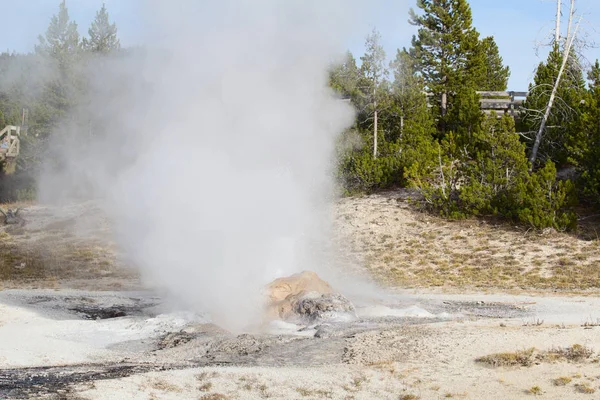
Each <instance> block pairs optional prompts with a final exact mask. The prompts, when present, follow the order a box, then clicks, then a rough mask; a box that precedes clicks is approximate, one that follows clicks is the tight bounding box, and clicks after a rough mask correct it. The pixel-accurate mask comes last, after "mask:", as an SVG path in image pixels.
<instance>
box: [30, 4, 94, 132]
mask: <svg viewBox="0 0 600 400" xmlns="http://www.w3.org/2000/svg"><path fill="white" fill-rule="evenodd" d="M36 53H37V54H38V56H41V57H43V58H44V59H45V63H46V66H49V67H51V66H56V67H57V68H56V70H57V72H58V73H57V74H55V75H54V76H52V78H51V79H49V80H48V81H47V82H45V83H44V89H43V93H42V95H41V97H40V101H39V102H36V104H35V105H34V107H33V108H34V109H33V110H32V113H33V114H36V115H39V116H40V120H39V126H38V127H37V128H38V129H39V133H40V134H41V135H43V136H48V135H49V134H50V133H51V132H52V131H57V130H56V129H55V128H57V127H58V125H59V123H61V122H64V118H65V117H66V116H67V113H68V112H69V111H70V110H71V109H73V107H75V106H76V105H77V103H78V101H79V99H80V98H81V93H82V90H83V87H84V83H83V79H82V76H81V68H79V67H80V62H81V57H80V55H81V43H80V41H79V33H78V32H77V24H76V23H75V22H74V21H71V20H70V18H69V11H68V9H67V5H66V1H65V0H63V1H62V2H61V3H60V5H59V10H58V13H57V14H56V15H54V16H53V17H52V19H51V20H50V25H49V26H48V29H47V30H46V34H45V36H39V44H38V45H37V46H36Z"/></svg>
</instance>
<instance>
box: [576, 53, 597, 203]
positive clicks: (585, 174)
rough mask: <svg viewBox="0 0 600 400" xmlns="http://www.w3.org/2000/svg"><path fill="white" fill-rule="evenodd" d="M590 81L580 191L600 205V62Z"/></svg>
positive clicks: (581, 161)
mask: <svg viewBox="0 0 600 400" xmlns="http://www.w3.org/2000/svg"><path fill="white" fill-rule="evenodd" d="M588 80H589V82H590V85H589V90H588V95H587V97H586V100H585V106H584V108H585V112H584V113H583V116H582V120H583V127H584V128H583V134H584V136H585V139H586V141H585V146H582V147H583V149H582V152H581V156H580V158H579V160H578V163H577V165H578V167H579V172H580V174H581V178H580V180H579V186H580V192H581V194H582V195H583V198H584V199H585V200H586V202H587V203H589V204H592V205H594V206H596V207H600V62H599V61H598V60H596V63H595V64H594V66H593V67H592V69H591V71H590V72H589V74H588Z"/></svg>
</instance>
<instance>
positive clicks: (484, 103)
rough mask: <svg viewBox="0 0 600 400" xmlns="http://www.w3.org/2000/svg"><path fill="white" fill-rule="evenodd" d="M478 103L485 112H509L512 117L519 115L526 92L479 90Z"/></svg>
mask: <svg viewBox="0 0 600 400" xmlns="http://www.w3.org/2000/svg"><path fill="white" fill-rule="evenodd" d="M477 94H478V95H479V96H480V100H479V104H480V105H481V109H482V110H483V112H485V113H486V114H488V115H489V114H491V113H493V112H495V113H496V114H498V115H501V114H510V115H512V116H513V117H515V118H517V117H519V112H520V109H521V107H522V106H523V102H524V101H525V98H526V97H527V92H514V91H510V92H489V91H479V92H477Z"/></svg>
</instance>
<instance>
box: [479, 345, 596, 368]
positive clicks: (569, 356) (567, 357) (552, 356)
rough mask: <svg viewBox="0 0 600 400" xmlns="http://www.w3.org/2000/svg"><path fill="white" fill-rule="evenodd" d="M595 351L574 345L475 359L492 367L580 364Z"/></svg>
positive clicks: (532, 349) (496, 354)
mask: <svg viewBox="0 0 600 400" xmlns="http://www.w3.org/2000/svg"><path fill="white" fill-rule="evenodd" d="M593 355H594V351H593V350H592V349H590V348H589V347H586V346H583V345H580V344H574V345H573V346H569V347H557V348H553V349H551V350H548V351H542V352H540V351H538V350H536V349H535V348H533V347H532V348H530V349H527V350H520V351H516V352H512V353H495V354H489V355H487V356H483V357H479V358H477V359H475V361H476V362H479V363H483V364H487V365H490V366H492V367H516V366H521V367H530V366H532V365H533V364H536V363H538V364H539V363H542V362H561V361H566V362H573V363H580V362H584V361H587V360H589V359H590V358H591V357H592V356H593Z"/></svg>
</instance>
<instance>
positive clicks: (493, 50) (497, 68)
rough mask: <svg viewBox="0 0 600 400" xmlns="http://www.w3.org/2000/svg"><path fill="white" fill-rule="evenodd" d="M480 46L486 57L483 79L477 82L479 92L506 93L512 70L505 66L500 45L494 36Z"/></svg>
mask: <svg viewBox="0 0 600 400" xmlns="http://www.w3.org/2000/svg"><path fill="white" fill-rule="evenodd" d="M479 45H480V46H481V48H480V54H481V55H483V57H484V63H483V66H484V70H483V73H482V74H481V79H480V80H479V81H478V82H476V86H477V90H487V91H504V90H506V88H507V86H508V78H509V77H510V69H509V68H508V66H504V64H503V60H502V57H501V56H500V51H499V50H498V45H496V41H495V40H494V38H493V37H492V36H490V37H486V38H484V39H483V40H482V41H481V42H480V43H479Z"/></svg>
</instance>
